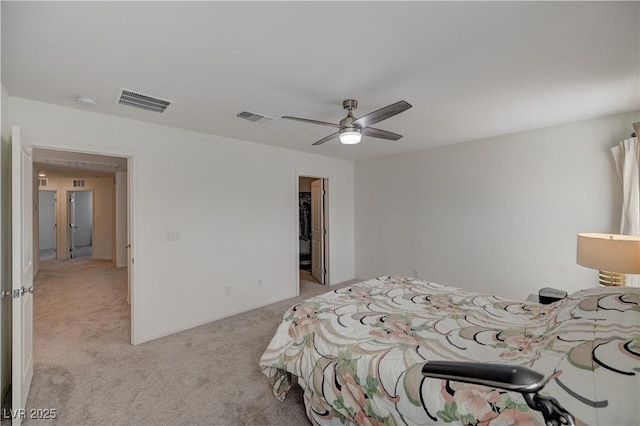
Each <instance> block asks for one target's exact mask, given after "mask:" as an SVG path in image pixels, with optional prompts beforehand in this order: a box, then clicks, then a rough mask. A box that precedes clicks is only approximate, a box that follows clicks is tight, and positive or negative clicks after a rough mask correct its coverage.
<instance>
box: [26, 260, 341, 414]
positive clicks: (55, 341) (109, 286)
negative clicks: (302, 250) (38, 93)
mask: <svg viewBox="0 0 640 426" xmlns="http://www.w3.org/2000/svg"><path fill="white" fill-rule="evenodd" d="M352 282H353V281H352ZM345 284H346V283H345ZM36 286H37V292H36V294H35V298H34V299H35V308H34V312H35V325H34V327H35V339H34V342H35V343H34V345H35V347H34V350H35V367H34V377H33V384H32V385H31V391H30V393H29V399H28V401H27V408H28V409H32V408H33V409H37V408H40V409H47V408H49V409H56V410H57V413H58V418H57V419H56V420H55V421H51V420H49V421H47V420H26V421H25V422H24V423H23V424H26V425H38V426H44V425H47V424H64V425H187V424H188V425H307V424H310V422H309V420H308V419H307V417H306V414H305V410H304V404H303V402H302V392H301V391H300V389H299V388H297V387H296V388H295V389H294V390H293V391H292V392H291V393H290V394H289V396H288V397H287V400H286V401H285V402H284V403H280V402H278V401H277V400H276V399H275V397H274V396H273V394H272V393H271V389H270V387H269V385H268V383H267V381H266V377H265V376H264V375H263V374H262V372H261V370H260V368H259V367H258V360H259V358H260V355H261V354H262V352H263V351H264V349H265V348H266V346H267V344H268V343H269V341H270V339H271V337H272V335H273V333H274V331H275V329H276V326H277V324H278V322H279V321H280V318H281V317H282V314H283V313H284V311H285V310H286V308H288V307H289V306H291V305H292V304H293V303H295V302H296V301H298V300H302V299H303V298H306V297H310V296H313V295H316V294H320V293H323V292H325V291H328V288H327V287H326V286H322V285H320V284H318V283H314V282H312V281H306V280H304V281H302V282H301V291H302V292H303V295H301V296H300V297H298V298H294V299H289V300H287V301H284V302H280V303H277V304H274V305H270V306H267V307H265V308H261V309H256V310H253V311H251V312H247V313H244V314H241V315H236V316H234V317H230V318H227V319H224V320H220V321H216V322H213V323H210V324H207V325H204V326H201V327H197V328H194V329H191V330H187V331H184V332H181V333H177V334H174V335H171V336H168V337H165V338H162V339H158V340H155V341H152V342H148V343H144V344H142V345H138V346H132V345H130V343H129V342H130V337H129V333H130V332H129V306H128V305H127V304H126V301H125V297H126V270H125V269H116V268H114V266H113V264H112V263H111V262H105V261H96V260H86V259H73V260H59V261H46V262H42V263H41V271H40V273H39V274H38V276H37V278H36Z"/></svg>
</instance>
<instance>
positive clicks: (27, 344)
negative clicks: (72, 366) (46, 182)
mask: <svg viewBox="0 0 640 426" xmlns="http://www.w3.org/2000/svg"><path fill="white" fill-rule="evenodd" d="M31 152H32V150H31V144H30V143H29V141H28V140H27V138H26V137H25V136H24V135H21V134H20V127H18V126H13V128H12V129H11V161H12V163H11V164H12V171H11V179H12V182H11V229H12V230H13V235H12V245H11V248H12V253H13V255H12V265H11V266H12V282H13V289H12V290H13V296H14V298H13V304H12V311H13V312H12V319H13V324H12V351H13V352H12V370H11V391H12V393H11V398H12V399H11V404H12V408H13V410H12V415H13V417H14V418H13V421H12V424H13V425H19V424H21V423H22V419H21V418H20V417H21V416H19V415H17V414H18V413H20V410H23V409H24V408H25V405H26V403H27V396H28V395H29V387H30V386H31V378H32V377H33V291H34V288H33V259H32V257H33V158H32V154H31ZM16 295H19V297H15V296H16Z"/></svg>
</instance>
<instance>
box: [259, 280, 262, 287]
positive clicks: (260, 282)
mask: <svg viewBox="0 0 640 426" xmlns="http://www.w3.org/2000/svg"><path fill="white" fill-rule="evenodd" d="M258 287H262V278H258Z"/></svg>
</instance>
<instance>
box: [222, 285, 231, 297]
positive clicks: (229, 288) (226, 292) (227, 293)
mask: <svg viewBox="0 0 640 426" xmlns="http://www.w3.org/2000/svg"><path fill="white" fill-rule="evenodd" d="M224 294H225V295H227V296H230V295H231V286H230V285H226V286H224Z"/></svg>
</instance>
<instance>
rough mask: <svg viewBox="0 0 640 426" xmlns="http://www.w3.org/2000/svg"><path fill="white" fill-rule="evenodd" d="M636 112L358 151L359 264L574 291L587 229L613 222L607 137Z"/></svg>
mask: <svg viewBox="0 0 640 426" xmlns="http://www.w3.org/2000/svg"><path fill="white" fill-rule="evenodd" d="M639 115H640V114H639V113H638V112H635V113H627V114H621V115H617V116H612V117H608V118H602V119H597V120H592V121H585V122H580V123H575V124H570V125H564V126H557V127H552V128H546V129H540V130H535V131H530V132H526V133H519V134H512V135H507V136H502V137H497V138H490V139H485V140H478V141H472V142H468V143H462V144H457V145H452V146H445V147H439V148H433V149H429V150H426V151H423V152H419V153H411V154H405V155H398V156H393V157H387V158H382V159H376V160H370V161H362V162H357V163H356V166H355V182H356V183H355V188H356V189H355V194H356V210H355V212H356V275H357V276H358V277H359V278H368V277H374V276H379V275H384V274H394V275H404V276H412V275H413V271H414V270H416V269H417V270H419V271H420V272H421V277H422V278H423V279H426V280H432V281H436V282H440V283H442V284H447V285H451V286H457V287H463V288H467V289H471V290H473V291H478V292H485V293H491V294H497V295H502V296H506V297H513V298H518V299H523V298H526V296H527V295H528V294H529V293H537V291H538V289H540V288H542V287H547V286H551V287H556V288H561V289H564V290H566V291H569V292H572V291H574V290H577V289H580V288H584V287H589V286H593V285H595V284H596V282H597V272H596V271H593V270H590V269H586V268H583V267H581V266H578V265H576V262H575V249H576V248H575V247H576V234H577V233H578V232H616V231H618V229H619V228H618V227H619V215H620V205H621V194H620V193H621V186H620V184H619V182H618V180H617V176H616V174H615V170H614V166H613V160H612V156H611V154H610V152H609V148H610V147H612V146H614V145H615V144H616V143H617V142H618V141H620V140H622V139H625V138H628V137H629V135H630V133H631V132H632V130H633V129H632V127H631V124H632V123H633V122H635V121H638V117H639Z"/></svg>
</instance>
